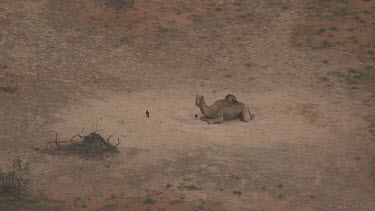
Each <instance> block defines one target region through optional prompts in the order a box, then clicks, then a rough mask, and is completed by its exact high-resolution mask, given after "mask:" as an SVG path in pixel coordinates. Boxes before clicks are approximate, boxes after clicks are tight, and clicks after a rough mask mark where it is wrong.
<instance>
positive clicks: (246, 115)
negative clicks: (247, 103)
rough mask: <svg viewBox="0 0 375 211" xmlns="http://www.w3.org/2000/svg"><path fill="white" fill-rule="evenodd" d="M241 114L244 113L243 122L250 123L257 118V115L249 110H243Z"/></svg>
mask: <svg viewBox="0 0 375 211" xmlns="http://www.w3.org/2000/svg"><path fill="white" fill-rule="evenodd" d="M241 113H242V121H244V122H248V121H250V120H252V119H253V118H254V116H255V114H252V113H250V109H249V108H242V111H241Z"/></svg>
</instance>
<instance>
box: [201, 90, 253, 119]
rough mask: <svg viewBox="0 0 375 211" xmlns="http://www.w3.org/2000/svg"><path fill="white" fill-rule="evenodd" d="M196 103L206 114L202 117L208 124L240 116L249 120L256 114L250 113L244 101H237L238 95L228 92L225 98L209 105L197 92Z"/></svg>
mask: <svg viewBox="0 0 375 211" xmlns="http://www.w3.org/2000/svg"><path fill="white" fill-rule="evenodd" d="M195 105H196V106H198V107H199V108H200V110H201V112H202V114H203V115H204V116H202V117H200V119H201V120H202V121H207V123H208V124H218V123H222V122H223V121H227V120H234V119H238V118H240V119H241V120H242V121H244V122H248V121H250V120H251V119H253V117H254V116H255V115H254V114H251V113H250V110H249V108H248V107H247V106H246V105H245V104H244V103H241V102H239V101H237V98H236V96H234V95H232V94H228V95H227V96H226V97H225V98H224V99H223V100H218V101H216V102H215V103H214V104H212V105H211V106H207V104H206V102H205V100H204V98H203V96H202V95H198V94H197V96H196V98H195Z"/></svg>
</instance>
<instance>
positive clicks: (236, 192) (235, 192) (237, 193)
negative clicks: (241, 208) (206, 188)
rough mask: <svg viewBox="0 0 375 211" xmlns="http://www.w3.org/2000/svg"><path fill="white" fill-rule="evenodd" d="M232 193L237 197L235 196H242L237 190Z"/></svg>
mask: <svg viewBox="0 0 375 211" xmlns="http://www.w3.org/2000/svg"><path fill="white" fill-rule="evenodd" d="M232 193H233V194H234V195H237V196H241V195H242V192H241V191H239V190H234V191H233V192H232Z"/></svg>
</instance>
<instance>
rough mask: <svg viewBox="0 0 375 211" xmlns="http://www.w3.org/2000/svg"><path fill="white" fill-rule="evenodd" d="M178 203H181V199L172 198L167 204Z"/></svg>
mask: <svg viewBox="0 0 375 211" xmlns="http://www.w3.org/2000/svg"><path fill="white" fill-rule="evenodd" d="M179 203H182V201H181V200H179V199H173V200H170V201H169V204H179Z"/></svg>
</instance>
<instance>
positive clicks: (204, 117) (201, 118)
mask: <svg viewBox="0 0 375 211" xmlns="http://www.w3.org/2000/svg"><path fill="white" fill-rule="evenodd" d="M200 120H202V121H209V120H210V118H208V117H206V116H201V117H200Z"/></svg>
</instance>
